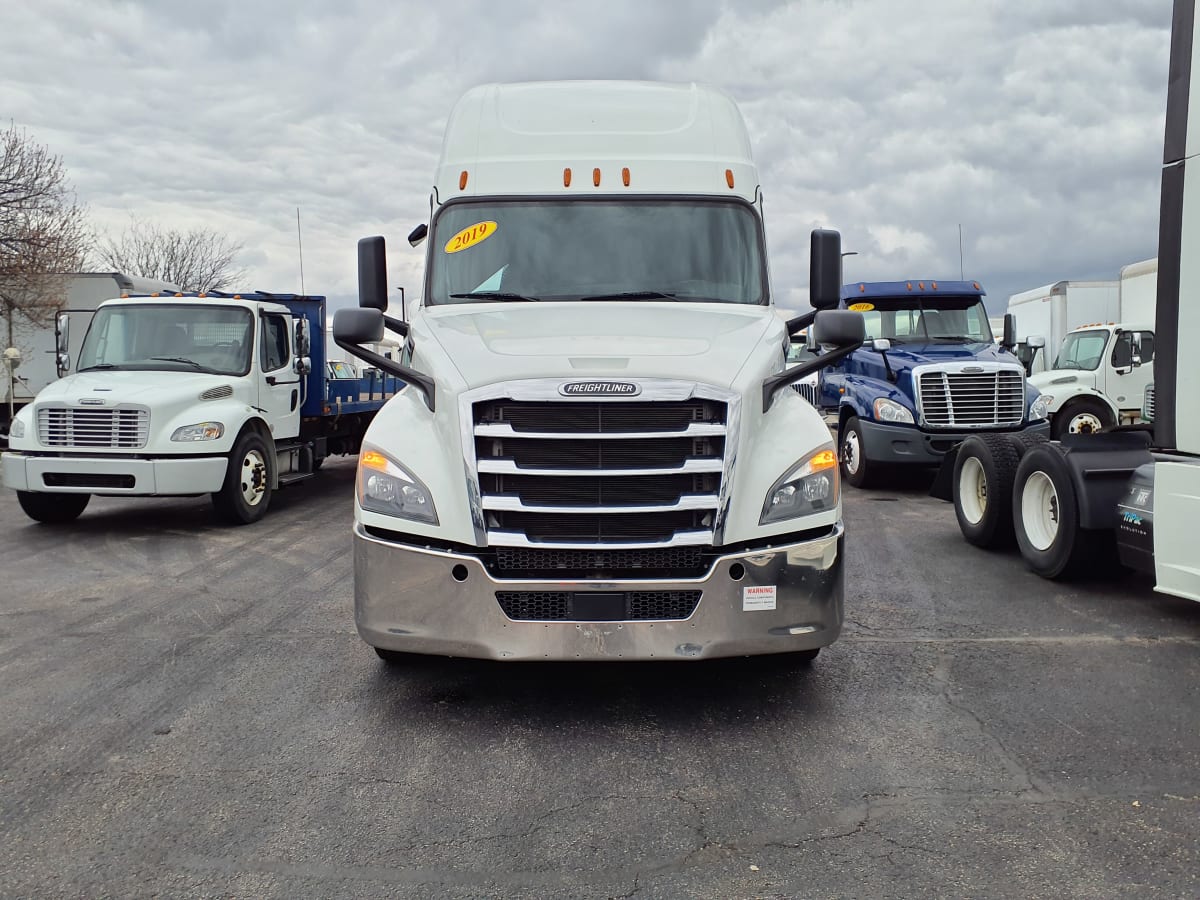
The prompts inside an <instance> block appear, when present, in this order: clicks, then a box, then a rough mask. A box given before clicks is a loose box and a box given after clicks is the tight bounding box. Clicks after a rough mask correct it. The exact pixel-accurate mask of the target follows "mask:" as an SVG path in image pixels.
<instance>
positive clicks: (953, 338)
mask: <svg viewBox="0 0 1200 900" xmlns="http://www.w3.org/2000/svg"><path fill="white" fill-rule="evenodd" d="M929 339H930V340H931V341H947V342H949V343H951V344H980V343H983V342H982V341H981V340H980V339H979V338H973V337H968V336H966V335H963V334H938V335H933V336H931V337H930V338H929Z"/></svg>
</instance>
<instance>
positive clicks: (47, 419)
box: [37, 406, 150, 450]
mask: <svg viewBox="0 0 1200 900" xmlns="http://www.w3.org/2000/svg"><path fill="white" fill-rule="evenodd" d="M37 424H38V441H39V442H41V444H42V445H44V446H46V447H111V448H120V449H122V450H139V449H141V448H142V447H145V446H146V440H147V438H148V437H149V435H150V411H149V410H148V409H142V408H137V407H133V408H129V407H121V408H119V409H80V408H78V407H70V406H43V407H39V408H38V413H37Z"/></svg>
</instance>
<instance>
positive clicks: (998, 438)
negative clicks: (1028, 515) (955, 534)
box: [952, 434, 1019, 548]
mask: <svg viewBox="0 0 1200 900" xmlns="http://www.w3.org/2000/svg"><path fill="white" fill-rule="evenodd" d="M1018 462H1019V459H1018V457H1017V451H1016V450H1015V449H1014V448H1013V445H1012V443H1011V442H1010V441H1008V440H1007V438H1006V436H1005V435H999V434H974V435H971V437H969V438H967V439H966V440H965V441H963V442H962V446H960V447H959V448H958V455H957V456H956V457H955V459H954V479H953V481H952V487H953V492H954V515H955V517H956V518H957V519H958V527H959V530H960V531H962V534H963V537H964V538H966V539H967V541H968V542H969V543H972V544H974V545H975V546H976V547H985V548H992V547H1005V546H1011V545H1012V542H1013V525H1012V489H1013V478H1014V476H1015V475H1016V472H1017V463H1018Z"/></svg>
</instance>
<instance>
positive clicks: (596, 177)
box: [592, 169, 600, 187]
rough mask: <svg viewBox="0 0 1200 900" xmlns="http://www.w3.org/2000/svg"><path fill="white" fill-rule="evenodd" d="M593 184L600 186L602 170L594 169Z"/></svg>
mask: <svg viewBox="0 0 1200 900" xmlns="http://www.w3.org/2000/svg"><path fill="white" fill-rule="evenodd" d="M592 184H594V185H595V186H596V187H600V170H599V169H592Z"/></svg>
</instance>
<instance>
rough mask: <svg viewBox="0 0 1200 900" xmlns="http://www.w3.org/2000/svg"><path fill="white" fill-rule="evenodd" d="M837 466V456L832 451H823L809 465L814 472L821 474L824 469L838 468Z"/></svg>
mask: <svg viewBox="0 0 1200 900" xmlns="http://www.w3.org/2000/svg"><path fill="white" fill-rule="evenodd" d="M837 464H838V459H837V454H836V453H834V452H833V451H832V450H822V451H821V452H820V453H817V454H816V455H814V456H813V458H812V459H811V460H810V461H809V465H811V466H812V469H813V471H814V472H820V471H823V470H824V469H834V468H837Z"/></svg>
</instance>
